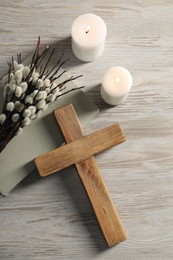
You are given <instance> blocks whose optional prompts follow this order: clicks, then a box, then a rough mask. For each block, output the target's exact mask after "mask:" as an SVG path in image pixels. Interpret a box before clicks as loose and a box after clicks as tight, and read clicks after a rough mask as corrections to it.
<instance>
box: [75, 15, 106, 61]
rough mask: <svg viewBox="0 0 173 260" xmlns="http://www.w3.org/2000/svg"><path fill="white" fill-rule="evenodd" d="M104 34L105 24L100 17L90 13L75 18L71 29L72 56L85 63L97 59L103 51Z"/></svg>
mask: <svg viewBox="0 0 173 260" xmlns="http://www.w3.org/2000/svg"><path fill="white" fill-rule="evenodd" d="M106 33H107V28H106V24H105V22H104V21H103V19H102V18H101V17H99V16H97V15H95V14H90V13H89V14H83V15H80V16H79V17H77V18H76V19H75V20H74V22H73V24H72V29H71V37H72V50H73V53H74V55H75V56H76V57H77V58H78V59H80V60H82V61H86V62H89V61H93V60H95V59H97V58H99V57H100V56H101V55H102V53H103V50H104V42H105V39H106Z"/></svg>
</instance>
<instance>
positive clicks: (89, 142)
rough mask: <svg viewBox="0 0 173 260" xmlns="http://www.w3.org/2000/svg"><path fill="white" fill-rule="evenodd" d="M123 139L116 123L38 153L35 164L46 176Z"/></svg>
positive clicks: (41, 173)
mask: <svg viewBox="0 0 173 260" xmlns="http://www.w3.org/2000/svg"><path fill="white" fill-rule="evenodd" d="M67 129H68V130H66V131H67V132H68V131H71V129H72V127H70V128H67ZM123 141H125V136H124V134H123V132H122V130H121V128H120V126H119V125H118V124H116V125H113V126H109V127H107V128H105V129H102V130H99V131H97V132H95V133H93V134H90V135H88V136H85V137H82V138H80V139H77V140H75V141H73V142H71V143H69V144H67V145H64V146H61V147H60V148H57V149H55V150H53V151H50V152H48V153H45V154H43V155H40V156H39V157H37V158H36V159H35V164H36V166H37V169H38V170H39V173H40V175H41V176H46V175H48V174H51V173H54V172H57V171H59V170H62V169H64V168H66V167H68V166H70V165H73V164H76V163H79V162H81V161H84V160H86V159H88V158H89V157H91V156H93V155H96V154H98V153H100V152H103V151H105V150H106V149H108V148H110V147H113V146H115V145H117V144H120V143H122V142H123Z"/></svg>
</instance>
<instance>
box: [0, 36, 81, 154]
mask: <svg viewBox="0 0 173 260" xmlns="http://www.w3.org/2000/svg"><path fill="white" fill-rule="evenodd" d="M54 52H55V49H53V50H52V51H51V52H50V47H49V46H47V47H46V48H45V49H44V50H43V51H42V52H41V53H40V37H38V41H37V45H36V49H35V52H34V54H33V56H32V60H31V63H30V65H29V66H24V65H23V64H22V62H21V54H18V55H17V61H14V59H13V57H12V60H11V62H9V63H8V67H9V69H8V74H7V75H6V76H4V77H3V79H2V80H1V87H2V88H3V93H4V94H3V95H4V104H3V109H2V113H1V114H0V153H1V152H2V150H3V149H4V148H5V147H6V145H7V144H8V143H9V142H10V140H11V139H12V138H13V137H14V136H15V135H18V134H20V133H21V132H22V130H23V128H24V127H25V126H27V125H29V124H30V123H31V121H32V120H34V119H36V118H38V117H39V116H40V114H41V113H42V111H45V110H46V109H47V107H48V104H49V103H50V102H54V101H55V100H57V98H59V97H60V96H62V95H65V94H67V93H68V92H70V91H73V90H75V89H79V88H73V89H70V90H67V91H64V90H65V86H66V83H68V82H70V81H72V80H75V79H77V78H79V77H81V76H82V75H80V76H77V77H73V76H71V77H70V78H69V79H67V80H63V81H62V82H61V76H62V75H63V74H64V73H65V72H66V71H63V72H61V73H60V72H59V71H60V68H61V66H62V65H63V64H64V63H65V62H66V61H67V60H64V61H63V54H62V55H61V56H60V58H59V59H58V60H57V62H56V64H55V66H53V67H52V68H51V69H49V70H47V66H48V64H49V62H50V60H51V58H52V56H53V55H54ZM45 60H46V62H45ZM43 64H44V65H43ZM57 79H58V83H56V80H57ZM80 88H82V87H80Z"/></svg>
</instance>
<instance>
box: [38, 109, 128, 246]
mask: <svg viewBox="0 0 173 260" xmlns="http://www.w3.org/2000/svg"><path fill="white" fill-rule="evenodd" d="M54 114H55V117H56V120H57V121H58V124H59V126H60V129H61V131H62V133H63V135H64V138H65V141H66V143H67V144H66V145H64V146H61V147H60V148H57V149H55V150H53V151H50V152H48V153H45V154H43V155H41V156H39V157H37V158H36V159H35V164H36V167H37V169H38V171H39V173H40V175H41V176H46V175H48V174H51V173H54V172H57V171H58V170H61V169H63V168H65V167H68V166H70V165H72V164H75V166H76V169H77V172H78V174H79V176H80V179H81V181H82V184H83V186H84V188H85V190H86V193H87V195H88V197H89V200H90V202H91V205H92V207H93V209H94V212H95V214H96V217H97V220H98V222H99V224H100V227H101V230H102V232H103V234H104V237H105V239H106V241H107V244H108V245H109V246H113V245H115V244H118V243H120V242H122V241H124V240H125V239H126V234H125V231H124V229H123V227H122V224H121V221H120V218H119V216H118V214H117V211H116V209H115V207H114V204H113V202H112V199H111V198H110V195H109V193H108V190H107V187H106V185H105V183H104V181H103V179H102V177H101V175H100V173H99V169H98V167H97V164H96V161H95V159H94V157H93V156H94V155H96V154H98V153H100V152H102V151H104V150H106V149H108V148H110V147H113V146H115V145H117V144H119V143H122V142H123V141H125V136H124V134H123V132H122V130H121V128H120V126H119V124H115V125H112V126H109V127H107V128H105V129H102V130H99V131H97V132H95V133H93V134H90V135H88V136H85V135H84V134H83V131H82V128H81V125H80V122H79V119H78V117H77V115H76V113H75V110H74V108H73V106H72V105H71V104H70V105H66V106H64V107H61V108H59V109H57V110H55V111H54Z"/></svg>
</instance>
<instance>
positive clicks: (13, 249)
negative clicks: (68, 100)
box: [0, 0, 173, 260]
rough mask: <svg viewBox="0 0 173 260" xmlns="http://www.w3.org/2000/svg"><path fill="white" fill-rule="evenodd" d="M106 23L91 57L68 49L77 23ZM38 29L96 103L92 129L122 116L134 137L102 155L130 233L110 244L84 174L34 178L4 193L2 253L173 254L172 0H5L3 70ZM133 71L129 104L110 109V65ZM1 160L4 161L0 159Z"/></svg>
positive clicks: (0, 29)
mask: <svg viewBox="0 0 173 260" xmlns="http://www.w3.org/2000/svg"><path fill="white" fill-rule="evenodd" d="M87 12H92V13H95V14H97V15H100V16H101V17H102V18H103V19H104V20H105V22H106V24H107V27H108V35H107V41H106V45H105V51H104V54H103V55H102V57H101V58H100V59H99V60H96V61H94V62H91V63H82V62H80V61H78V60H77V59H76V58H75V57H74V56H73V54H72V52H71V44H70V38H69V37H70V28H71V24H72V22H73V20H74V19H75V18H76V17H77V16H78V15H80V14H82V13H87ZM38 35H40V36H41V39H42V42H43V43H44V44H52V43H53V44H56V45H57V48H59V50H60V51H61V50H64V51H65V53H66V56H67V57H70V62H69V64H68V65H66V67H68V68H69V71H70V73H71V74H75V75H76V74H79V73H80V74H81V73H82V74H83V75H84V77H83V78H80V79H78V80H77V81H76V83H77V84H78V85H81V84H82V85H83V84H85V85H86V88H85V91H86V92H87V94H88V95H89V97H90V98H91V99H92V100H93V101H94V102H95V103H96V104H97V105H98V107H99V108H100V113H99V114H98V115H97V117H96V118H95V119H94V120H93V121H92V122H91V123H90V124H89V125H87V127H86V133H90V132H93V131H96V130H98V129H100V128H102V127H106V126H108V125H111V124H113V123H115V122H119V123H120V124H121V126H122V127H123V129H124V132H125V134H126V137H127V141H126V142H125V143H124V144H122V145H120V146H118V147H117V148H112V149H111V150H108V151H106V152H104V153H102V154H100V155H98V156H97V163H98V165H99V167H100V169H101V172H102V175H103V178H104V180H105V182H106V184H107V186H108V189H109V191H110V194H111V196H112V198H113V201H114V203H115V204H116V207H117V209H118V212H119V215H120V217H121V219H122V222H123V225H124V227H125V229H126V231H127V233H128V239H127V240H126V241H125V242H123V243H121V244H119V245H118V246H116V247H113V248H111V249H108V248H107V245H106V243H105V241H104V239H103V236H102V234H101V232H100V230H99V227H98V224H97V221H96V219H95V216H94V213H93V211H92V209H91V207H90V204H89V202H88V199H87V197H86V195H85V193H84V190H83V187H82V185H81V183H80V181H79V178H78V176H77V175H74V174H73V175H72V174H70V170H65V171H64V172H63V174H62V173H61V174H59V175H52V176H50V177H47V178H45V179H41V178H40V177H39V176H35V175H32V174H31V175H30V176H28V177H27V178H26V179H25V180H24V181H23V182H22V183H21V184H20V185H18V186H17V187H16V188H15V189H14V190H13V191H12V192H11V193H10V195H9V196H8V197H6V198H3V197H0V259H2V260H4V259H17V260H19V259H22V260H23V259H26V260H29V259H51V260H52V259H60V260H61V259H82V260H83V259H84V260H85V259H104V260H105V259H108V260H111V259H118V260H121V259H122V260H126V259H128V260H129V259H133V260H139V259H140V260H141V259H143V260H148V259H157V260H158V259H159V260H163V259H164V260H167V259H173V2H172V1H169V0H162V1H161V0H155V1H154V0H150V1H145V0H138V1H135V0H125V1H113V0H100V1H97V0H93V1H92V0H89V1H79V0H75V1H70V0H66V1H60V0H50V1H45V0H24V1H22V0H15V1H10V0H7V1H3V0H0V75H1V76H2V75H3V74H4V73H5V72H6V71H7V65H6V62H7V61H8V60H9V59H10V58H11V56H12V55H13V54H15V53H17V52H19V51H20V52H22V53H23V58H25V57H26V56H27V55H28V54H29V53H30V51H31V50H33V48H34V46H35V42H36V40H37V36H38ZM113 65H121V66H124V67H126V68H127V69H129V70H130V71H131V73H132V75H133V79H134V84H133V88H132V91H131V93H130V95H129V97H128V99H127V101H126V102H125V103H124V104H123V105H120V106H118V107H109V106H107V105H106V104H105V103H104V102H103V101H102V99H101V97H100V82H101V78H102V76H103V73H104V71H105V70H106V69H108V68H109V67H111V66H113ZM0 167H3V165H0Z"/></svg>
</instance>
